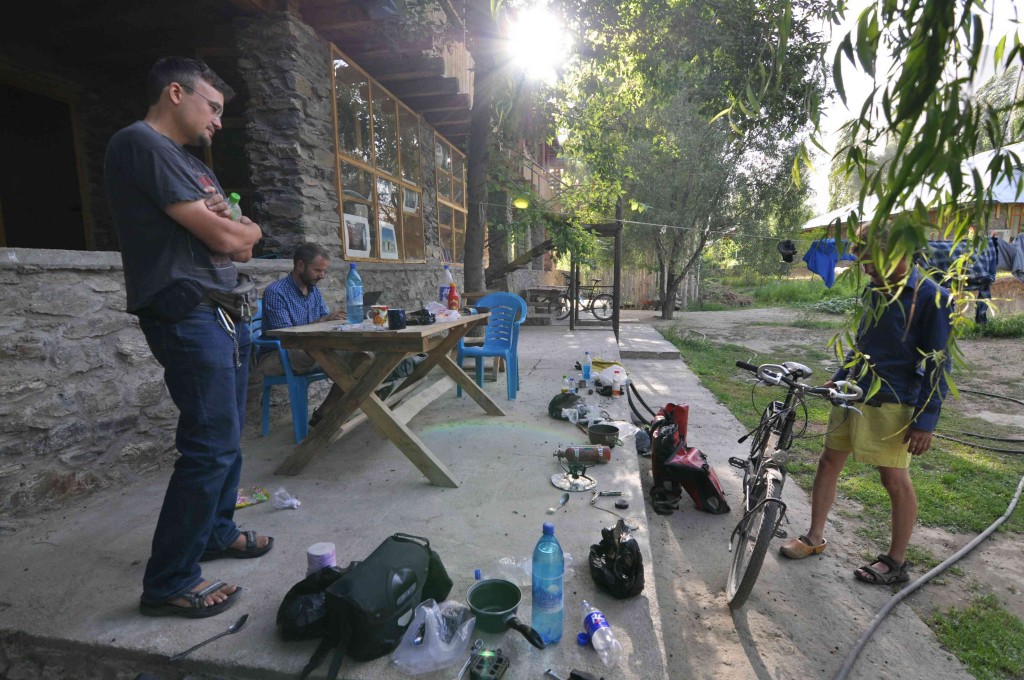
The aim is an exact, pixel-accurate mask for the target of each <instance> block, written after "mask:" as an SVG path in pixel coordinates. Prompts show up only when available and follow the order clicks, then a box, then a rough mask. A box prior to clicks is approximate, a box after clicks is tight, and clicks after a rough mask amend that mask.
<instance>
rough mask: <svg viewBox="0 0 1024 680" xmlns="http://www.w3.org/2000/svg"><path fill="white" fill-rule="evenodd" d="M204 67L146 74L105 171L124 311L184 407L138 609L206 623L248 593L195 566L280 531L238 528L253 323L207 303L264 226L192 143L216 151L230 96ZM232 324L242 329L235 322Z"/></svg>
mask: <svg viewBox="0 0 1024 680" xmlns="http://www.w3.org/2000/svg"><path fill="white" fill-rule="evenodd" d="M233 94H234V93H233V91H232V90H231V88H230V87H228V86H227V85H226V84H225V83H224V82H223V81H222V80H221V79H220V78H219V77H218V76H217V74H216V73H214V72H213V71H212V70H211V69H210V68H209V67H208V66H207V65H206V64H204V63H202V62H199V61H195V60H192V59H183V58H178V57H167V58H164V59H161V60H159V61H158V62H157V63H156V64H155V65H154V66H153V68H152V69H151V70H150V73H149V77H148V81H147V95H148V99H149V111H148V112H147V114H146V117H145V119H143V120H141V121H136V122H135V123H133V124H131V125H129V126H128V127H126V128H124V129H123V130H121V131H119V132H117V133H116V134H115V135H114V136H113V137H112V138H111V140H110V143H109V144H108V146H107V153H106V159H105V174H106V184H107V198H108V200H109V202H110V207H111V211H112V213H113V217H114V224H115V226H116V227H117V235H118V238H119V239H120V242H121V260H122V262H123V264H124V274H125V288H126V290H127V295H128V307H127V309H128V312H130V313H132V314H135V315H137V316H138V317H139V325H140V327H141V328H142V331H143V333H144V334H145V336H146V341H147V342H148V344H149V347H150V349H151V350H152V352H153V356H154V357H155V358H156V360H157V361H158V362H159V363H160V365H161V366H163V368H164V381H165V383H166V384H167V389H168V391H169V392H170V395H171V398H172V399H173V400H174V404H175V406H177V407H178V410H179V411H180V416H179V418H178V427H177V435H176V440H175V444H176V447H177V449H178V452H179V454H180V456H179V457H178V459H177V461H176V462H175V464H174V472H173V473H172V474H171V479H170V482H169V483H168V485H167V492H166V494H165V496H164V501H163V506H162V507H161V510H160V517H159V519H158V520H157V526H156V531H155V533H154V535H153V544H152V553H151V555H150V558H149V562H148V563H147V565H146V572H145V576H144V578H143V590H142V598H141V602H140V610H141V612H142V613H143V614H146V615H148V616H185V617H188V618H201V617H206V616H213V615H214V614H219V613H220V612H222V611H224V610H225V609H227V608H228V607H230V606H231V605H233V604H234V602H235V601H236V600H238V598H239V596H240V595H241V589H240V588H238V587H237V586H234V585H228V584H225V583H222V582H220V581H209V580H204V579H203V577H202V574H201V570H200V567H199V562H201V561H205V560H211V559H216V558H219V557H240V558H247V557H259V556H260V555H263V554H265V553H266V552H267V551H269V550H270V549H271V547H272V546H273V539H271V538H269V537H266V536H258V535H257V534H256V532H253V531H249V532H245V533H242V532H240V531H239V529H238V527H237V526H236V525H235V522H234V519H233V518H234V511H235V502H236V497H237V492H238V481H239V475H240V471H241V467H242V451H241V449H240V444H239V442H240V438H241V430H242V425H243V422H244V414H245V393H246V382H247V379H248V361H247V359H248V355H249V331H248V327H247V326H246V325H245V324H244V323H242V322H241V320H239V319H231V318H230V317H229V316H228V315H227V313H226V312H225V311H224V310H223V309H221V308H220V307H217V306H215V305H214V304H212V303H211V302H210V300H209V298H208V297H207V293H209V292H210V291H219V292H224V293H230V291H231V290H232V289H233V288H234V287H235V285H236V283H237V281H238V271H237V270H236V269H235V266H234V264H233V263H232V261H236V262H245V261H247V260H249V259H250V258H251V257H252V248H253V246H254V245H255V244H256V242H257V241H259V239H260V236H261V231H260V228H259V225H257V224H255V223H254V222H252V221H251V220H249V219H248V218H246V217H242V218H241V220H239V221H238V222H234V221H232V220H231V219H230V217H229V212H228V206H227V203H226V202H225V201H224V199H223V197H222V194H223V193H224V192H223V189H222V188H221V187H220V185H219V183H218V182H217V178H216V177H215V176H214V174H213V171H211V170H210V169H209V168H208V167H206V165H205V164H203V163H202V162H200V161H199V160H198V159H197V158H195V156H193V155H192V154H190V153H189V152H188V151H186V150H185V149H184V148H183V145H191V146H198V147H208V146H210V145H211V143H212V141H213V135H214V133H215V132H216V131H217V130H219V129H220V128H221V116H222V114H223V112H224V102H225V101H226V100H228V99H230V98H231V97H232V96H233ZM234 321H237V322H238V323H237V324H236V323H233V322H234Z"/></svg>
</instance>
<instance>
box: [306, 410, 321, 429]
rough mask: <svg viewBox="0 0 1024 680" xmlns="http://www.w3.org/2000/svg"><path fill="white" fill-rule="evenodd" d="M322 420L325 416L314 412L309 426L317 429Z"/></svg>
mask: <svg viewBox="0 0 1024 680" xmlns="http://www.w3.org/2000/svg"><path fill="white" fill-rule="evenodd" d="M321 420H323V416H321V415H320V414H319V413H316V412H314V413H313V417H312V418H310V419H309V426H310V427H316V426H317V423H319V422H320V421H321Z"/></svg>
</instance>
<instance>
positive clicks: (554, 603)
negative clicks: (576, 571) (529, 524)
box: [530, 522, 565, 645]
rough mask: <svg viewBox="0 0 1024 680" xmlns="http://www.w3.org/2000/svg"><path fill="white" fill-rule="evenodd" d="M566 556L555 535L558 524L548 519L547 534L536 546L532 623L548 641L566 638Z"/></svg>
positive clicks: (545, 528)
mask: <svg viewBox="0 0 1024 680" xmlns="http://www.w3.org/2000/svg"><path fill="white" fill-rule="evenodd" d="M564 573H565V557H564V556H563V555H562V546H560V545H559V544H558V539H556V538H555V525H554V524H552V523H551V522H544V533H543V534H542V535H541V537H540V540H539V541H537V547H536V548H534V549H533V611H532V612H531V616H530V625H531V626H532V627H533V629H534V630H536V631H537V632H538V633H539V634H540V637H541V639H542V640H544V642H545V643H546V644H549V645H550V644H552V643H555V642H558V641H559V640H561V639H562V622H563V620H564V618H565V611H564V602H563V595H562V575H563V574H564Z"/></svg>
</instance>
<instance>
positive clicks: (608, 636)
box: [580, 600, 622, 668]
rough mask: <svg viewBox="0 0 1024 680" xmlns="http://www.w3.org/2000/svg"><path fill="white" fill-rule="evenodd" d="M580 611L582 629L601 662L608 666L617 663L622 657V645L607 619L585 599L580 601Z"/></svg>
mask: <svg viewBox="0 0 1024 680" xmlns="http://www.w3.org/2000/svg"><path fill="white" fill-rule="evenodd" d="M580 611H581V612H582V613H583V630H584V631H586V633H587V637H589V638H590V644H591V645H593V647H594V649H595V650H596V651H597V655H598V657H600V659H601V663H603V664H604V665H605V666H607V667H608V668H611V667H612V666H614V665H615V664H617V663H619V660H620V659H621V658H622V645H621V644H619V641H618V640H616V639H615V633H613V632H612V629H611V627H609V626H608V619H606V618H605V617H604V614H602V613H601V612H600V610H598V608H597V607H595V606H594V605H592V604H590V603H589V602H587V601H586V600H583V602H581V603H580Z"/></svg>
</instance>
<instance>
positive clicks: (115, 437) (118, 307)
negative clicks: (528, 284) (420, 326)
mask: <svg viewBox="0 0 1024 680" xmlns="http://www.w3.org/2000/svg"><path fill="white" fill-rule="evenodd" d="M291 266H292V263H291V261H290V260H280V259H279V260H253V261H252V262H249V263H247V264H244V265H240V266H239V268H240V269H241V270H242V271H245V272H246V273H248V274H250V275H251V276H252V277H253V278H254V279H255V280H256V283H257V285H258V286H259V288H260V289H262V288H263V287H265V286H266V284H268V283H270V282H271V281H274V280H276V279H278V278H280V277H282V276H284V275H286V274H287V273H288V272H289V271H290V270H291ZM347 271H348V268H347V266H345V263H343V262H340V261H338V262H334V263H333V264H332V267H331V269H330V270H329V272H328V276H327V278H326V279H325V280H324V282H323V283H322V284H321V288H322V291H323V293H324V297H325V298H326V299H327V301H328V304H329V305H330V306H331V307H332V308H337V307H338V303H339V301H341V300H343V299H344V276H345V275H346V274H347ZM359 271H360V273H361V276H362V278H363V286H364V288H365V289H366V290H384V291H386V293H385V295H384V298H383V302H384V303H386V304H392V305H395V306H399V305H401V306H405V307H407V308H410V309H417V308H419V307H420V306H422V304H423V302H424V301H425V300H427V299H428V298H429V297H430V296H431V295H432V294H433V293H434V291H436V290H437V285H438V282H439V281H440V279H441V269H440V267H435V268H433V269H427V268H425V267H422V266H421V267H409V266H403V265H398V264H395V265H390V264H388V265H385V264H377V263H366V264H365V265H364V264H361V265H359ZM454 273H455V274H456V276H458V277H460V281H459V282H460V283H461V271H460V270H454ZM0 304H2V305H3V308H4V310H5V313H4V315H3V316H2V317H0V516H2V515H7V514H25V513H28V512H32V511H33V510H35V509H37V508H40V507H43V505H44V504H45V505H47V506H54V505H57V504H60V503H62V502H65V501H67V500H68V499H70V498H73V497H75V496H78V495H80V494H83V493H88V492H90V491H92V490H96V489H100V488H104V487H107V486H109V485H111V484H125V483H130V482H131V481H132V480H133V479H135V478H137V477H138V476H139V475H143V474H146V473H148V472H150V471H153V470H156V469H157V468H158V467H160V466H164V465H168V464H170V463H171V462H173V460H174V458H175V457H176V455H177V454H176V453H175V450H174V427H175V424H176V422H177V409H176V408H175V407H174V405H173V404H172V403H171V400H170V397H169V396H168V395H167V390H166V388H165V387H164V383H163V375H162V369H161V368H160V366H159V365H158V364H157V363H156V361H155V360H154V359H153V357H152V355H151V354H150V351H149V348H148V346H147V345H146V341H145V338H144V337H143V335H142V331H141V330H140V329H139V325H138V322H137V320H136V318H135V317H134V316H131V315H129V314H126V313H125V312H124V311H123V310H124V305H125V293H124V274H123V271H122V267H121V257H120V255H119V254H118V253H112V252H102V253H88V252H78V251H62V250H28V249H12V248H0ZM259 385H260V376H259V374H258V372H255V371H254V372H253V374H252V379H251V381H250V388H249V408H248V418H247V420H248V425H247V432H248V434H249V435H252V434H254V433H255V432H256V428H257V427H258V426H259V417H260V416H259V397H260V389H259ZM319 387H321V388H322V387H323V385H322V384H321V385H320V386H319ZM319 396H322V394H319V393H313V395H312V396H311V400H315V399H317V398H318V397H319ZM274 403H275V404H276V406H275V408H274V409H272V414H273V418H274V419H275V421H278V422H281V423H282V426H283V425H284V424H285V423H287V422H289V419H290V413H289V409H288V406H287V402H286V397H285V393H284V390H283V389H279V390H275V397H274Z"/></svg>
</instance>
